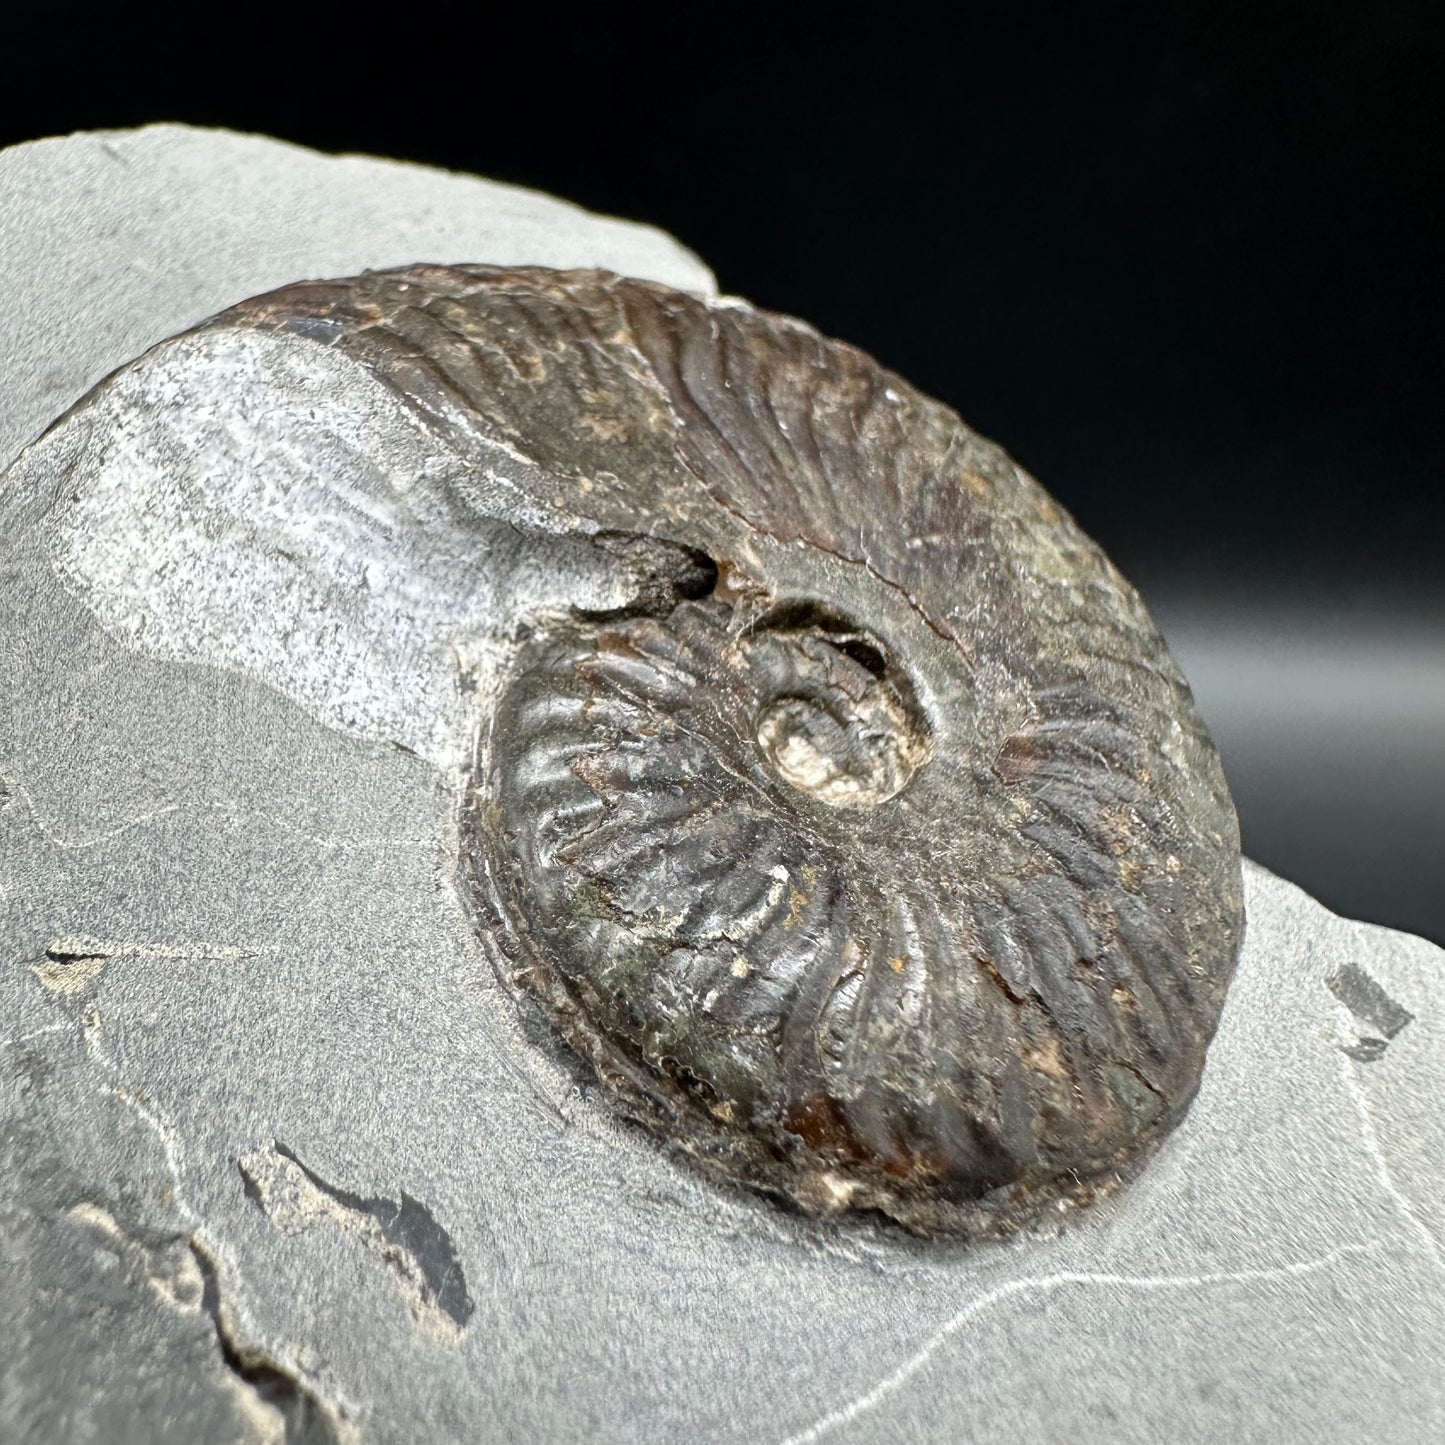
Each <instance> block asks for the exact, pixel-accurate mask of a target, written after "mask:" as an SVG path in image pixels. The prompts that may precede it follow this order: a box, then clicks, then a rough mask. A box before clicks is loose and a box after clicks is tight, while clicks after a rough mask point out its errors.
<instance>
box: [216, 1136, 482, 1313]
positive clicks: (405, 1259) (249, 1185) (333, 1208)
mask: <svg viewBox="0 0 1445 1445" xmlns="http://www.w3.org/2000/svg"><path fill="white" fill-rule="evenodd" d="M236 1168H237V1170H238V1171H239V1173H240V1175H241V1182H242V1186H243V1188H244V1189H245V1191H246V1197H247V1198H248V1199H250V1200H251V1202H252V1203H253V1204H255V1205H256V1207H257V1208H258V1209H260V1210H261V1212H262V1213H263V1214H265V1215H266V1217H267V1218H268V1219H269V1220H270V1221H271V1222H272V1223H273V1224H274V1225H275V1226H276V1227H277V1228H278V1229H280V1230H282V1231H283V1232H284V1233H287V1234H299V1233H301V1232H303V1231H305V1230H307V1229H310V1228H312V1227H313V1226H314V1225H316V1224H318V1223H320V1222H321V1221H323V1220H329V1221H331V1222H332V1223H334V1224H338V1225H340V1226H341V1228H342V1229H344V1230H346V1231H347V1233H349V1234H351V1235H353V1236H355V1237H356V1238H357V1239H359V1240H360V1241H361V1242H362V1243H363V1244H365V1245H366V1246H367V1247H368V1248H370V1249H372V1250H373V1251H375V1252H376V1253H377V1254H379V1255H380V1256H381V1258H382V1259H383V1260H384V1261H385V1262H386V1263H387V1265H389V1266H390V1268H391V1269H392V1270H393V1271H394V1272H395V1274H396V1275H397V1276H398V1277H399V1279H400V1280H401V1282H402V1284H403V1285H404V1286H405V1287H406V1291H407V1294H408V1295H409V1296H410V1303H411V1305H412V1314H413V1316H414V1317H415V1318H418V1319H421V1318H425V1317H429V1318H431V1319H432V1320H434V1321H435V1322H437V1323H440V1324H442V1325H443V1326H444V1328H446V1329H447V1330H448V1331H451V1332H455V1331H460V1330H463V1329H465V1328H466V1325H467V1321H468V1320H470V1319H471V1317H472V1313H473V1311H474V1310H475V1308H476V1306H475V1305H474V1303H473V1301H472V1297H471V1295H470V1293H469V1292H468V1290H467V1281H466V1274H465V1272H464V1270H463V1269H462V1264H461V1260H460V1259H459V1258H458V1257H457V1252H456V1248H455V1246H454V1245H453V1244H452V1239H451V1236H450V1235H449V1234H448V1233H447V1231H446V1230H445V1229H444V1228H443V1227H442V1226H441V1224H439V1223H438V1222H437V1219H436V1217H435V1216H434V1215H433V1214H432V1212H431V1210H430V1209H428V1208H427V1206H426V1205H425V1204H423V1203H422V1202H421V1200H419V1199H417V1198H415V1197H414V1196H413V1195H411V1194H408V1193H407V1192H406V1191H405V1190H402V1191H400V1197H399V1198H398V1199H389V1198H387V1197H385V1196H375V1197H368V1196H365V1195H361V1194H355V1193H352V1192H351V1191H350V1190H348V1189H342V1188H340V1187H339V1186H337V1185H335V1184H331V1183H329V1182H328V1181H327V1180H325V1179H323V1178H322V1177H321V1175H319V1174H318V1173H317V1172H316V1171H315V1170H314V1169H312V1168H311V1167H310V1166H309V1165H307V1164H305V1163H304V1162H303V1161H302V1160H301V1159H300V1158H299V1157H298V1156H297V1154H296V1152H295V1151H294V1150H292V1149H290V1148H288V1147H287V1146H286V1145H285V1144H283V1143H282V1142H281V1141H280V1140H279V1139H276V1140H273V1141H272V1147H271V1148H270V1149H258V1150H256V1151H255V1152H254V1153H251V1154H248V1155H246V1156H245V1157H244V1158H242V1159H239V1160H237V1161H236Z"/></svg>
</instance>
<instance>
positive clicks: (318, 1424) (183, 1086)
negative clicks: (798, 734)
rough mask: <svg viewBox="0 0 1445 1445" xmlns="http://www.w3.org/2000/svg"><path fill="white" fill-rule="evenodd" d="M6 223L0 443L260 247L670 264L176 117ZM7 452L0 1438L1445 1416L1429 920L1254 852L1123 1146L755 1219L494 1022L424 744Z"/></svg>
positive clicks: (1195, 1434) (46, 413)
mask: <svg viewBox="0 0 1445 1445" xmlns="http://www.w3.org/2000/svg"><path fill="white" fill-rule="evenodd" d="M117 156H119V157H121V159H117V158H116V157H117ZM327 187H330V188H331V189H330V190H326V188H327ZM318 193H321V194H324V195H325V196H326V197H327V201H326V203H321V202H318V200H317V197H318ZM247 197H249V198H251V200H250V201H247V200H246V199H245V198H247ZM257 197H265V204H266V206H267V207H268V208H269V209H268V211H267V213H266V218H265V219H264V221H263V222H255V223H254V224H253V222H252V221H251V220H250V219H248V216H247V210H248V207H250V208H252V209H254V205H255V198H257ZM554 206H555V210H553V209H552V208H553V207H554ZM468 208H470V209H468ZM22 210H23V212H24V215H25V217H26V220H25V222H24V225H23V226H22V225H21V224H20V223H19V222H18V221H16V219H15V218H16V217H17V216H19V215H20V214H21V213H22ZM81 215H83V216H84V218H85V219H84V227H83V228H82V229H81V230H79V231H77V232H76V234H75V235H74V236H73V237H72V238H70V239H67V237H66V232H67V228H68V227H70V226H71V225H73V224H74V220H75V218H76V217H78V216H81ZM419 216H422V217H426V218H430V220H429V222H428V224H430V225H431V226H432V227H433V229H432V230H430V231H426V230H425V229H424V228H423V229H422V230H418V229H417V226H418V217H419ZM237 217H239V218H240V219H239V220H237V219H236V218H237ZM298 218H299V219H298ZM549 218H551V219H552V220H554V221H555V226H552V227H550V228H549V224H548V222H549ZM0 223H3V224H0V262H3V264H4V268H5V270H4V274H5V275H6V277H7V289H6V298H5V308H6V310H5V313H4V315H3V317H0V356H3V357H4V386H3V388H0V439H3V440H0V462H8V461H9V460H10V459H11V457H12V456H13V455H14V453H15V452H16V451H17V450H18V449H19V447H20V446H22V445H23V444H24V443H25V442H26V441H28V440H29V439H30V438H31V437H33V436H34V435H35V434H36V432H38V431H39V430H40V429H41V428H42V427H43V426H44V425H45V424H46V422H48V421H49V420H50V419H52V418H53V417H54V416H55V415H56V414H57V413H58V412H59V411H60V410H62V409H63V408H64V407H65V406H67V405H69V404H70V403H71V402H73V401H74V400H76V399H77V397H78V396H79V395H80V394H82V393H83V392H84V390H85V389H86V388H87V387H88V386H90V385H91V384H93V383H94V381H95V380H97V379H98V378H99V377H100V376H102V375H104V374H105V373H106V372H107V371H109V370H110V369H112V368H113V367H114V366H115V365H117V364H118V363H120V362H121V361H124V360H126V359H128V358H129V357H130V356H132V355H134V354H135V353H136V352H137V351H139V350H141V349H142V348H143V347H144V346H146V345H148V344H150V343H151V342H153V341H155V340H158V339H159V338H161V337H162V336H165V335H168V334H170V333H172V332H175V331H177V330H180V329H183V328H184V327H186V326H189V325H192V324H194V323H195V322H196V321H197V320H199V319H201V317H203V316H204V315H206V314H208V313H209V312H211V311H214V310H217V309H219V308H220V307H222V306H224V305H226V304H229V303H230V302H232V301H235V300H237V299H239V298H240V297H242V296H244V295H247V294H250V293H254V292H257V291H260V290H263V289H266V288H267V287H268V286H272V285H275V284H278V283H280V282H283V281H286V280H290V279H294V278H295V277H297V276H301V275H306V274H312V275H315V274H328V273H330V274H342V273H345V272H348V271H355V270H357V269H360V268H361V267H363V266H366V265H384V264H394V263H397V262H403V261H408V260H415V259H418V257H419V256H420V255H422V254H425V253H427V252H430V254H431V256H432V258H434V259H443V260H445V259H463V258H465V259H468V260H497V261H508V262H525V261H536V262H544V263H548V264H602V265H607V266H611V267H614V268H616V269H619V270H623V271H632V272H634V273H638V272H641V273H642V274H647V275H652V276H655V277H656V278H657V279H660V280H664V281H668V282H670V283H671V284H675V285H689V286H693V287H695V288H699V289H701V288H703V287H705V286H706V285H707V277H706V273H705V272H704V271H702V269H701V268H700V266H698V265H697V263H696V262H694V261H692V260H691V258H689V257H687V256H686V254H685V253H683V252H681V251H680V250H678V249H677V248H675V247H674V246H673V245H672V244H671V243H669V242H667V241H666V239H665V238H662V237H659V236H657V235H656V233H651V232H647V231H644V230H637V229H634V228H627V227H620V226H619V223H614V222H600V221H596V220H595V219H594V218H590V217H586V216H584V215H582V214H581V213H579V212H577V211H576V210H575V209H573V208H570V207H564V206H560V205H557V204H556V203H553V202H550V201H546V200H544V199H541V198H537V197H532V196H522V197H521V198H520V199H518V193H516V192H512V191H508V190H506V189H504V188H500V187H491V186H487V185H485V184H484V183H481V182H476V181H472V180H467V179H463V178H458V177H451V176H444V175H438V174H436V173H433V172H426V171H421V170H418V169H415V168H407V167H398V166H395V165H391V164H387V163H377V162H369V161H362V160H355V159H343V160H331V159H326V158H321V157H317V156H314V155H310V154H308V153H305V152H298V151H296V150H294V149H293V148H290V147H282V146H278V145H276V144H274V143H272V142H267V141H259V140H253V139H247V138H241V137H235V136H225V135H214V134H198V133H194V132H185V131H181V130H177V129H175V128H166V129H161V130H155V131H150V132H142V133H139V134H136V135H130V136H107V137H79V138H75V139H72V140H69V141H63V142H45V143H42V144H40V145H37V146H31V147H22V148H20V149H19V150H18V151H15V152H10V153H7V154H6V155H4V156H0ZM207 227H209V228H210V229H209V232H208V231H207ZM288 227H289V229H288ZM197 235H201V236H205V237H206V238H207V240H206V242H205V243H198V242H196V241H195V240H194V239H191V240H189V241H188V240H187V237H191V238H194V237H196V236H197ZM424 241H425V243H426V244H423V242H424ZM629 248H630V249H629ZM56 278H59V279H58V280H57V279H56ZM118 278H119V279H118ZM23 471H24V469H23V467H22V468H21V469H19V471H18V472H17V473H13V474H12V476H11V477H10V479H8V480H7V481H4V482H0V946H3V966H0V1241H3V1244H0V1437H3V1438H5V1439H7V1440H8V1439H12V1438H13V1439H18V1440H21V1441H32V1440H33V1441H37V1442H38V1441H47V1442H49V1441H52V1440H88V1439H94V1440H106V1441H127V1440H136V1441H143V1440H144V1441H149V1440H177V1441H182V1440H184V1441H195V1440H206V1439H214V1440H218V1441H219V1440H236V1439H247V1440H250V1439H255V1440H289V1441H326V1440H358V1441H398V1442H400V1441H412V1440H417V1439H436V1440H449V1439H457V1440H462V1439H466V1440H479V1439H482V1440H486V1439H497V1440H503V1439H505V1440H517V1441H529V1440H536V1441H547V1442H557V1441H568V1440H583V1439H586V1440H631V1439H685V1438H701V1439H713V1440H734V1439H736V1440H756V1439H764V1440H767V1439H773V1440H777V1441H795V1442H797V1441H805V1440H806V1441H815V1440H816V1441H823V1440H830V1441H831V1440H837V1441H868V1440H879V1441H882V1440H890V1439H910V1440H917V1441H929V1440H939V1441H944V1440H956V1439H960V1438H981V1439H984V1438H1000V1439H1015V1438H1019V1439H1025V1438H1036V1439H1040V1440H1051V1439H1069V1440H1071V1441H1091V1440H1099V1441H1105V1440H1108V1441H1118V1440H1123V1441H1133V1440H1137V1441H1141V1442H1143V1441H1151V1442H1152V1441H1157V1440H1159V1439H1173V1440H1177V1441H1181V1442H1188V1441H1196V1440H1197V1441H1201V1442H1203V1441H1217V1440H1221V1439H1268V1440H1285V1441H1295V1440H1298V1441H1306V1440H1315V1439H1321V1438H1328V1439H1332V1440H1357V1441H1371V1442H1378V1441H1387V1442H1388V1441H1415V1440H1419V1441H1426V1440H1434V1439H1438V1438H1440V1436H1441V1434H1442V1432H1445V1379H1442V1373H1441V1370H1440V1360H1441V1358H1442V1354H1445V1207H1442V1204H1441V1200H1442V1199H1445V1189H1442V1184H1445V1176H1442V1163H1441V1161H1442V1159H1445V1122H1442V1115H1441V1111H1440V1109H1439V1107H1438V1104H1439V1100H1440V1098H1441V1097H1445V1027H1442V1017H1445V973H1442V969H1441V963H1442V956H1441V954H1440V951H1439V950H1438V949H1435V948H1433V947H1432V946H1431V945H1429V944H1426V943H1424V942H1422V941H1420V940H1416V939H1411V938H1407V937H1404V936H1402V935H1398V934H1394V933H1391V932H1389V931H1387V930H1383V929H1378V928H1372V927H1367V926H1365V925H1361V924H1355V923H1350V922H1346V921H1344V920H1340V919H1336V918H1333V917H1332V916H1331V915H1329V914H1328V913H1326V912H1325V911H1324V910H1323V909H1321V908H1320V907H1319V906H1318V905H1316V904H1314V903H1313V902H1312V901H1311V900H1309V899H1308V898H1306V897H1305V896H1304V895H1303V894H1301V893H1299V891H1298V890H1296V889H1294V888H1292V887H1290V885H1288V884H1286V883H1283V882H1281V881H1280V880H1278V879H1275V878H1273V877H1271V876H1270V875H1268V874H1266V873H1264V872H1263V871H1262V870H1259V869H1255V868H1249V869H1247V871H1246V895H1247V900H1246V901H1247V908H1248V919H1249V922H1248V932H1247V937H1246V943H1245V947H1244V951H1243V954H1242V956H1241V959H1240V964H1239V968H1238V972H1237V974H1236V978H1235V981H1234V984H1233V986H1232V988H1231V990H1230V994H1229V997H1228V1001H1227V1004H1226V1007H1225V1012H1224V1017H1223V1021H1222V1024H1221V1027H1220V1031H1219V1034H1218V1036H1217V1038H1216V1041H1215V1044H1214V1046H1213V1048H1212V1049H1211V1052H1210V1056H1209V1063H1208V1066H1207V1069H1206V1072H1205V1077H1204V1082H1203V1086H1202V1089H1201V1092H1200V1095H1199V1098H1198V1099H1197V1101H1196V1103H1195V1105H1194V1107H1193V1109H1192V1110H1191V1112H1190V1114H1189V1116H1188V1117H1187V1118H1186V1120H1185V1121H1184V1123H1183V1124H1182V1125H1181V1126H1180V1128H1179V1129H1178V1130H1177V1131H1176V1133H1175V1134H1174V1135H1172V1136H1171V1137H1170V1138H1169V1139H1168V1140H1167V1141H1166V1143H1165V1145H1164V1146H1163V1148H1162V1150H1161V1151H1160V1153H1159V1155H1158V1156H1157V1157H1156V1159H1155V1161H1154V1162H1153V1164H1152V1165H1151V1166H1150V1167H1149V1169H1148V1170H1147V1171H1146V1172H1145V1174H1144V1175H1143V1176H1142V1177H1141V1178H1140V1179H1139V1180H1138V1181H1137V1182H1136V1183H1134V1184H1133V1185H1132V1186H1131V1187H1130V1188H1129V1189H1128V1190H1126V1191H1124V1192H1123V1193H1121V1194H1120V1195H1118V1196H1117V1197H1115V1198H1113V1199H1111V1200H1108V1201H1106V1202H1104V1203H1102V1204H1100V1205H1099V1206H1097V1207H1096V1208H1095V1209H1093V1210H1091V1211H1089V1212H1088V1213H1087V1214H1085V1215H1079V1216H1075V1217H1073V1218H1071V1220H1070V1222H1069V1224H1068V1226H1067V1228H1063V1229H1059V1230H1051V1231H1045V1232H1037V1231H1036V1232H1033V1233H1030V1234H1027V1235H1024V1236H1021V1237H1019V1238H1017V1239H1015V1240H1014V1241H1012V1242H1010V1243H1008V1244H1003V1245H989V1246H974V1247H965V1246H956V1245H950V1244H946V1243H944V1244H941V1243H939V1242H937V1241H934V1242H932V1243H923V1242H920V1241H917V1240H914V1239H911V1238H909V1237H907V1236H904V1235H902V1234H900V1233H898V1232H896V1231H891V1230H888V1229H885V1228H882V1227H877V1226H870V1225H861V1226H859V1225H854V1226H849V1227H839V1226H830V1225H824V1224H816V1223H810V1222H807V1221H805V1220H802V1219H798V1218H794V1217H791V1216H788V1215H785V1214H783V1213H781V1212H780V1211H779V1210H778V1209H777V1208H775V1207H774V1206H772V1205H770V1204H768V1203H767V1202H764V1201H760V1200H757V1199H753V1198H751V1197H746V1196H742V1195H733V1194H729V1193H726V1192H723V1191H721V1190H719V1189H718V1188H717V1187H715V1186H714V1185H712V1184H710V1183H707V1182H706V1181H704V1180H702V1179H700V1178H698V1177H695V1176H694V1175H692V1174H690V1173H689V1172H688V1171H687V1170H686V1169H685V1168H682V1167H680V1166H679V1165H678V1164H677V1163H675V1162H674V1161H673V1160H671V1159H669V1158H668V1157H666V1156H664V1155H662V1154H661V1153H659V1152H658V1150H657V1149H656V1147H655V1146H654V1145H653V1144H652V1143H651V1142H650V1141H649V1139H647V1138H646V1137H644V1136H642V1135H640V1134H638V1133H636V1132H634V1131H631V1130H627V1129H620V1128H619V1127H618V1126H617V1125H616V1124H615V1123H613V1122H612V1119H611V1115H610V1114H609V1113H608V1111H607V1110H606V1109H605V1108H604V1107H603V1106H602V1104H601V1103H600V1101H598V1100H597V1099H595V1098H594V1097H592V1095H591V1092H590V1088H589V1085H588V1083H587V1081H586V1078H585V1076H584V1074H583V1073H582V1072H581V1071H580V1070H578V1069H577V1068H575V1066H573V1065H572V1064H571V1063H569V1061H568V1060H567V1058H566V1056H565V1055H564V1054H563V1053H562V1052H560V1051H557V1050H555V1049H554V1050H548V1049H546V1048H544V1047H539V1046H538V1042H539V1041H538V1040H536V1039H534V1038H532V1037H530V1036H524V1029H525V1025H524V1023H523V1022H522V1021H521V1020H520V1019H519V1016H518V1013H517V1011H516V1009H515V1006H514V1004H513V1002H512V1000H511V999H510V997H509V996H508V995H507V994H505V993H504V992H503V991H502V990H501V989H500V987H499V986H498V984H497V983H496V981H495V979H494V977H493V974H492V971H491V969H490V967H489V966H488V964H487V961H486V958H485V955H484V951H483V949H482V946H481V944H480V942H479V940H478V938H477V937H476V933H475V928H474V922H473V917H472V915H471V913H470V912H469V910H468V909H467V907H466V906H465V904H464V901H463V899H462V897H461V894H460V891H459V889H458V885H457V860H456V856H455V848H456V842H455V838H456V829H455V820H454V816H453V809H454V807H455V790H454V788H453V785H452V779H451V777H450V775H449V774H448V773H447V772H446V770H445V768H444V767H439V766H437V764H436V763H435V762H434V761H432V762H429V761H427V760H426V759H425V758H424V757H423V756H421V755H419V753H418V752H416V751H411V750H407V749H403V748H399V747H397V746H395V745H393V743H392V742H390V741H388V740H387V737H386V736H385V731H386V730H385V729H384V728H382V729H379V730H378V732H377V734H376V735H371V736H368V735H363V733H362V732H359V731H358V730H357V729H354V728H346V727H343V726H338V725H337V723H336V721H335V719H334V718H329V717H328V715H327V713H326V712H325V710H324V709H318V708H316V707H307V706H304V705H303V703H302V702H301V701H298V700H297V699H295V698H293V697H289V696H286V695H284V694H283V693H282V692H280V691H278V690H276V689H275V688H273V687H272V686H269V685H268V684H267V683H266V682H265V681H263V680H261V679H260V678H258V677H257V676H256V675H254V673H252V672H248V671H247V670H246V669H245V668H239V667H233V668H231V669H229V670H223V669H222V668H220V667H216V666H212V665H208V664H206V663H205V662H200V661H196V660H167V659H164V658H161V657H155V656H149V655H146V654H145V653H143V652H140V651H137V650H134V649H133V648H131V647H129V646H127V645H125V644H124V643H123V642H122V641H121V640H119V639H118V638H117V637H115V636H113V635H111V634H110V633H108V632H106V631H105V630H104V629H103V628H102V627H101V626H100V625H99V623H98V621H97V619H96V617H95V615H94V613H93V612H92V611H91V610H90V609H89V608H88V607H87V606H86V605H85V604H84V603H83V602H82V601H80V600H79V599H78V598H77V597H76V596H75V595H74V593H73V591H72V590H70V589H69V588H67V586H66V585H65V584H64V583H63V581H62V578H61V573H60V571H59V570H58V569H57V568H56V566H55V565H54V561H53V556H54V539H53V538H52V537H50V536H48V535H47V531H46V529H47V528H48V527H49V526H50V525H51V523H50V522H49V521H48V520H47V518H48V513H47V512H46V511H45V510H44V509H43V508H41V507H39V506H38V505H37V504H36V498H35V495H34V493H32V492H31V491H29V490H27V487H26V486H25V485H24V476H23ZM17 476H18V477H19V480H18V481H17V480H16V478H17Z"/></svg>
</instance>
